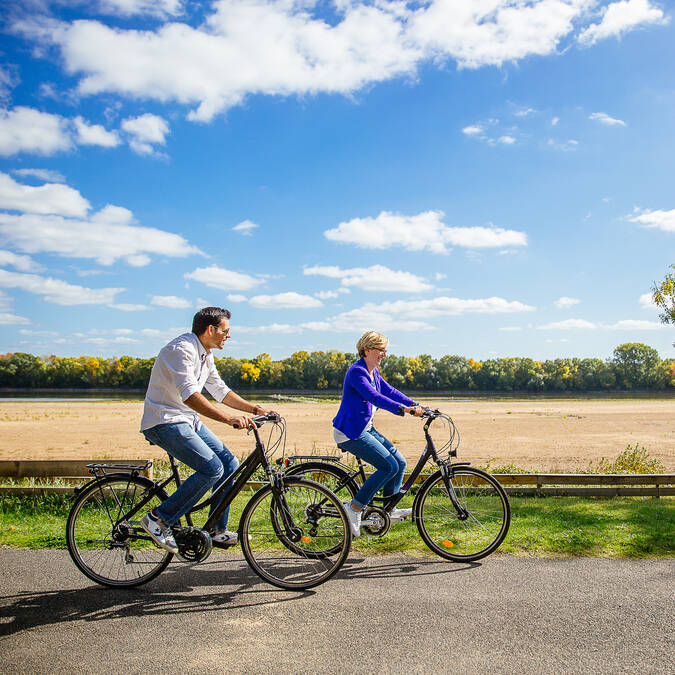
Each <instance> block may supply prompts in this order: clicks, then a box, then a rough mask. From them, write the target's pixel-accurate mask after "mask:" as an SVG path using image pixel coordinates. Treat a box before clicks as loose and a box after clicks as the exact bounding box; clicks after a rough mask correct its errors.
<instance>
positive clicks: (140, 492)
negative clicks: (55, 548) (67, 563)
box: [66, 474, 173, 588]
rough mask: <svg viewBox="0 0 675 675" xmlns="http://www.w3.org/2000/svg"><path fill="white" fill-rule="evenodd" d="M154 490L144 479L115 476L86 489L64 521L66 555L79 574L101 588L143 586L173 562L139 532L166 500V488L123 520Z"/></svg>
mask: <svg viewBox="0 0 675 675" xmlns="http://www.w3.org/2000/svg"><path fill="white" fill-rule="evenodd" d="M154 487H155V484H154V483H153V482H152V481H151V480H149V479H147V478H143V477H141V476H132V475H126V474H113V475H109V476H106V477H104V478H101V479H100V480H96V481H93V482H92V483H90V484H89V485H86V486H85V487H84V488H83V490H82V491H81V492H80V494H79V495H78V497H77V499H76V500H75V503H74V504H73V506H72V508H71V509H70V513H69V514H68V520H67V522H66V543H67V545H68V552H69V553H70V557H71V558H72V559H73V562H74V563H75V565H77V567H78V568H79V570H80V571H81V572H82V573H83V574H84V575H85V576H87V577H89V579H91V580H92V581H95V582H96V583H98V584H101V585H103V586H113V587H117V588H119V587H124V588H129V587H132V586H139V585H141V584H145V583H147V582H148V581H150V580H151V579H154V578H155V577H156V576H157V575H158V574H160V573H161V572H162V571H163V570H164V569H165V568H166V566H167V565H168V564H169V562H170V561H171V559H172V558H173V554H172V553H170V552H169V551H165V550H164V549H161V548H159V547H158V546H156V545H155V544H154V542H153V541H152V540H151V539H150V538H149V536H148V535H147V534H146V533H145V531H143V530H142V529H141V526H140V522H139V521H140V518H141V517H142V516H144V515H145V514H146V513H147V512H148V511H149V510H150V509H152V508H154V507H155V506H159V504H161V502H162V501H163V500H164V499H166V498H167V496H168V495H167V494H166V492H165V491H164V490H162V491H161V492H160V493H158V494H157V495H155V496H154V497H153V498H152V500H151V501H150V502H149V503H148V504H147V505H145V506H144V507H143V509H141V512H140V513H138V514H136V515H135V516H134V520H132V521H131V522H125V521H121V520H120V516H121V515H123V514H124V513H127V512H128V511H129V510H130V509H131V508H133V506H135V505H136V504H138V503H140V502H141V501H142V500H143V499H144V498H145V497H146V496H147V494H148V492H150V491H151V490H152V489H153V488H154Z"/></svg>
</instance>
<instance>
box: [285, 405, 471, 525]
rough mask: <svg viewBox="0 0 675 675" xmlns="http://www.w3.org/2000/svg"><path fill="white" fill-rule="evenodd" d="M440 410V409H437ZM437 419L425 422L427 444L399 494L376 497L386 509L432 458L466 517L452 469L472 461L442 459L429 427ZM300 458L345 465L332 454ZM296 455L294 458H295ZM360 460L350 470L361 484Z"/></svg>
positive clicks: (459, 511) (401, 495) (341, 485)
mask: <svg viewBox="0 0 675 675" xmlns="http://www.w3.org/2000/svg"><path fill="white" fill-rule="evenodd" d="M436 412H438V411H436ZM434 419H436V417H429V419H427V421H426V423H425V424H424V427H423V428H424V437H425V440H426V445H425V446H424V450H423V451H422V454H421V455H420V456H419V459H418V460H417V463H416V464H415V467H414V468H413V470H412V472H411V473H410V475H409V476H408V480H407V481H406V482H405V483H404V484H403V485H402V486H401V489H400V490H399V491H398V493H397V494H395V495H391V496H390V497H375V498H374V501H375V500H376V501H378V502H379V501H381V502H382V506H383V508H384V509H385V511H390V510H391V509H393V508H395V507H396V505H397V504H398V503H399V502H400V501H401V500H402V499H403V498H404V497H405V496H406V494H407V493H408V490H410V488H411V487H412V486H413V485H414V484H415V481H416V480H417V478H418V477H419V476H420V474H421V473H422V469H424V467H425V465H426V464H427V462H428V461H429V460H430V459H432V460H433V461H434V463H435V464H436V466H438V468H439V469H440V471H441V473H442V476H443V483H444V485H445V488H446V490H447V491H448V496H449V497H450V501H451V502H452V505H453V506H454V507H455V509H456V510H457V513H458V515H459V517H460V518H465V517H466V510H465V509H464V508H463V507H462V505H461V504H460V503H459V501H458V499H457V494H456V493H455V488H454V487H453V485H452V481H451V478H452V469H453V467H455V466H466V465H468V464H471V462H454V463H448V462H447V461H445V460H443V459H441V457H440V456H439V454H438V451H437V450H436V446H435V445H434V441H433V439H432V438H431V434H430V433H429V427H430V425H431V423H432V422H433V421H434ZM450 456H451V457H457V450H456V449H451V450H450ZM295 457H297V458H298V459H311V460H321V461H330V462H332V463H336V464H338V465H339V466H343V467H344V466H345V465H344V464H343V463H342V462H340V460H339V458H336V457H332V456H317V455H296V456H295ZM295 457H294V459H295ZM357 461H358V468H357V469H352V470H350V471H349V478H350V480H351V479H352V478H354V477H355V476H357V475H358V476H360V478H361V484H363V483H364V482H365V480H366V472H365V469H364V463H363V460H361V458H360V457H357ZM345 484H346V483H338V485H337V486H336V487H335V491H336V492H337V491H339V490H340V489H341V488H343V487H344V486H345Z"/></svg>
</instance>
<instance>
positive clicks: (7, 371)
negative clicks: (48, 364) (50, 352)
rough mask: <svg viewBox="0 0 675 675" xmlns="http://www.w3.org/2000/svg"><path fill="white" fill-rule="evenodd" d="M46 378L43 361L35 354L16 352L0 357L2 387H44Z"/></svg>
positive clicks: (0, 381)
mask: <svg viewBox="0 0 675 675" xmlns="http://www.w3.org/2000/svg"><path fill="white" fill-rule="evenodd" d="M46 379H47V378H46V372H45V363H44V361H43V360H42V359H41V358H39V357H37V356H33V355H32V354H24V353H23V352H16V353H15V354H5V355H4V356H2V357H0V386H2V387H44V386H45V384H46Z"/></svg>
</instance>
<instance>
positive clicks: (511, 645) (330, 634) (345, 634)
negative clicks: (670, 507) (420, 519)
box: [0, 549, 675, 673]
mask: <svg viewBox="0 0 675 675" xmlns="http://www.w3.org/2000/svg"><path fill="white" fill-rule="evenodd" d="M0 569H1V570H2V573H1V574H0V672H3V673H4V672H7V673H10V672H11V673H23V672H26V673H28V672H30V673H36V672H37V673H39V672H45V673H46V672H49V673H65V672H76V671H77V672H95V673H99V672H100V673H108V672H110V673H112V672H122V671H123V672H127V673H153V672H157V673H159V672H162V673H172V672H176V673H178V672H181V673H193V672H195V673H196V672H206V673H209V672H214V673H215V672H237V673H239V672H244V673H342V672H344V673H404V672H405V673H411V672H412V673H415V672H420V673H421V672H426V673H428V672H451V673H475V672H495V673H502V672H503V673H506V672H514V671H516V672H528V673H535V672H541V673H544V672H546V673H551V672H553V673H556V672H563V671H564V672H566V673H567V672H579V671H585V672H590V673H610V672H611V673H616V672H622V673H623V672H625V673H635V672H653V673H661V672H662V673H672V672H675V658H674V656H673V655H674V654H675V643H674V641H673V623H672V614H673V599H674V598H673V589H674V588H675V559H670V560H645V561H625V560H624V561H622V560H603V559H593V558H575V559H564V560H546V559H532V558H518V557H512V556H500V555H495V556H492V557H490V558H488V559H487V560H485V561H483V562H482V564H474V565H462V564H453V563H446V562H444V561H441V560H440V559H438V558H436V557H421V558H418V557H411V556H403V555H387V556H369V557H365V558H364V557H363V556H360V555H358V554H354V553H352V554H351V555H350V557H349V559H348V561H347V563H346V564H345V566H344V567H343V569H342V570H341V571H340V573H339V574H338V576H337V577H336V578H334V579H332V580H331V581H329V582H327V583H326V584H324V585H323V586H319V587H318V588H316V589H314V590H313V591H311V592H306V593H293V592H288V591H281V590H278V589H275V588H273V587H271V586H269V585H268V584H265V583H263V582H262V581H261V580H259V579H258V578H257V577H256V576H255V575H254V574H253V572H251V571H250V569H249V568H248V567H247V565H246V563H245V561H244V560H243V558H241V557H240V556H239V555H237V556H233V555H225V556H224V555H220V554H218V555H216V554H214V555H212V556H211V558H210V559H209V560H208V561H206V562H205V563H203V564H201V565H197V566H187V565H184V564H178V563H176V564H172V565H170V566H169V568H168V570H167V571H165V572H164V573H163V574H162V575H161V576H160V577H158V578H157V579H156V580H155V581H153V582H151V583H150V584H148V585H146V586H144V587H141V588H140V589H136V590H110V589H105V588H102V587H100V586H97V585H95V584H93V583H90V582H89V581H88V580H87V579H86V578H85V577H83V576H82V575H81V574H80V573H79V572H78V571H77V569H76V568H75V567H74V566H73V564H72V563H71V562H70V558H69V557H68V554H67V553H66V552H65V551H30V550H11V549H4V550H0Z"/></svg>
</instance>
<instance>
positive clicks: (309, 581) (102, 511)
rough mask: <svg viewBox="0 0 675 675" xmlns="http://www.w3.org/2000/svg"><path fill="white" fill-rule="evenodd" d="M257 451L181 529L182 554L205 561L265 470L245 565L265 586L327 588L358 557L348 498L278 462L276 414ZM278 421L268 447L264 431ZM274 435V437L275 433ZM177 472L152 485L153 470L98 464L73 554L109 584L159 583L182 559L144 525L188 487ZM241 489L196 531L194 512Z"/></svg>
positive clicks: (75, 521)
mask: <svg viewBox="0 0 675 675" xmlns="http://www.w3.org/2000/svg"><path fill="white" fill-rule="evenodd" d="M253 421H254V423H255V427H252V428H251V429H250V430H249V431H250V432H252V433H253V434H254V435H255V449H254V450H253V452H252V453H251V454H250V455H249V456H248V457H247V458H246V459H245V460H244V461H243V462H242V463H241V465H240V466H239V467H238V469H237V470H236V471H235V472H234V473H233V474H232V475H231V476H230V477H229V478H228V479H227V481H226V482H225V483H224V484H223V485H222V486H221V487H220V488H219V489H218V491H217V492H216V494H215V495H213V496H212V497H211V498H209V499H206V500H204V501H202V502H201V503H199V504H197V505H196V506H195V507H194V508H193V509H192V510H191V511H190V512H189V513H188V514H187V515H186V516H185V517H184V519H183V520H184V522H185V525H182V524H181V522H179V523H177V524H176V525H175V526H173V527H172V530H173V534H174V537H175V539H176V544H177V546H178V557H179V558H180V559H182V560H183V561H186V562H192V563H197V562H202V561H203V560H206V558H207V557H208V556H209V555H210V553H211V550H212V547H213V543H212V541H211V537H210V536H209V534H208V530H209V529H211V528H212V527H213V525H214V524H215V523H216V522H217V520H218V518H219V517H220V515H221V514H222V513H223V511H224V510H225V509H226V508H227V507H228V506H229V505H230V504H231V503H232V501H233V500H234V499H235V497H236V496H237V495H238V494H239V493H240V492H241V490H243V489H244V487H245V486H246V483H247V482H248V481H249V480H250V479H251V478H252V477H253V475H254V473H255V472H256V470H257V469H258V468H259V467H262V468H263V470H264V473H265V475H266V477H267V479H268V484H266V485H263V487H262V488H260V489H259V490H258V491H257V492H255V493H254V494H253V496H252V497H251V499H250V500H249V501H248V503H247V504H246V506H245V507H244V510H243V512H242V515H241V518H240V521H239V530H238V534H239V541H240V542H241V547H242V551H243V553H244V557H245V558H246V561H247V562H248V564H249V565H250V566H251V568H252V569H253V570H254V571H255V572H256V574H258V575H259V576H260V577H262V578H263V579H264V580H265V581H268V582H269V583H271V584H273V585H274V586H278V587H279V588H284V589H289V590H304V589H307V588H312V587H314V586H318V585H319V584H322V583H323V582H324V581H327V580H328V579H330V577H332V576H333V575H334V574H335V573H336V572H337V571H338V570H339V569H340V567H341V566H342V564H343V563H344V561H345V560H346V558H347V555H348V554H349V547H350V545H351V539H352V535H351V530H350V528H349V523H348V520H347V514H346V513H345V511H344V507H343V506H342V504H341V502H340V500H339V499H338V498H337V497H336V496H335V495H334V494H333V493H332V492H331V491H330V490H329V489H328V488H327V487H326V486H324V485H321V484H320V483H316V482H313V481H311V480H307V479H305V478H303V477H300V476H286V475H284V474H283V473H281V472H280V471H279V470H278V469H276V468H275V467H274V466H273V465H272V464H271V463H270V461H269V457H270V456H271V455H272V454H273V452H274V451H275V450H276V449H277V448H278V447H279V446H280V445H281V444H282V443H284V444H285V439H286V425H285V421H284V419H283V418H282V417H280V416H279V415H277V414H276V413H270V414H267V415H260V416H258V417H254V418H253ZM266 423H272V425H273V426H272V427H271V428H270V435H269V439H268V443H267V449H266V448H265V445H264V444H263V443H262V441H261V440H260V435H259V433H258V429H259V428H260V427H262V426H263V425H264V424H266ZM275 432H277V433H276V434H275V436H274V437H273V434H274V433H275ZM170 460H171V475H169V476H168V477H167V478H164V479H162V480H160V481H152V480H150V479H149V478H145V477H144V476H141V475H140V473H141V471H143V470H144V469H147V468H148V465H147V464H146V465H124V464H90V465H88V466H89V470H90V472H91V473H92V474H93V475H94V476H95V478H94V479H93V480H92V481H91V482H89V483H87V484H86V485H84V486H83V487H82V488H80V489H79V490H78V493H77V498H76V500H75V503H74V504H73V506H72V508H71V510H70V514H69V515H68V521H67V524H66V541H67V543H68V551H69V552H70V555H71V557H72V559H73V561H74V562H75V564H76V565H77V567H78V568H79V569H80V570H81V571H82V572H83V573H84V574H85V575H86V576H87V577H89V578H90V579H92V580H93V581H95V582H97V583H99V584H103V585H105V586H117V587H129V586H138V585H140V584H144V583H146V582H148V581H150V580H151V579H154V578H155V577H156V576H157V575H158V574H160V573H161V572H162V571H163V570H164V569H166V567H167V565H168V564H169V562H171V559H172V558H173V554H172V553H170V552H168V551H165V550H164V549H161V548H159V547H158V546H156V545H155V543H154V542H153V541H152V540H151V539H150V537H149V536H148V535H147V534H146V532H145V531H144V530H143V529H142V528H141V525H140V519H141V517H142V516H143V515H144V514H145V513H146V512H147V511H149V510H150V509H152V508H153V507H155V506H159V504H161V502H162V501H163V500H164V499H167V497H168V495H167V492H166V488H167V486H168V485H169V484H170V483H175V484H176V485H180V483H181V478H180V475H179V473H178V466H177V464H176V462H175V460H174V459H173V457H170ZM230 485H231V486H232V489H231V491H230V492H229V493H228V494H227V495H226V496H225V498H224V499H223V502H222V503H221V504H220V505H219V506H218V508H216V509H215V510H214V512H213V513H212V514H211V515H210V516H209V517H208V519H207V521H206V523H205V524H204V526H203V528H199V527H195V526H194V524H193V522H192V515H191V514H192V513H194V512H195V511H198V510H201V509H204V508H206V507H208V506H210V505H211V503H212V501H213V500H214V499H216V498H217V497H218V496H219V495H220V494H221V493H222V491H223V490H225V489H227V487H228V486H230Z"/></svg>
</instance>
